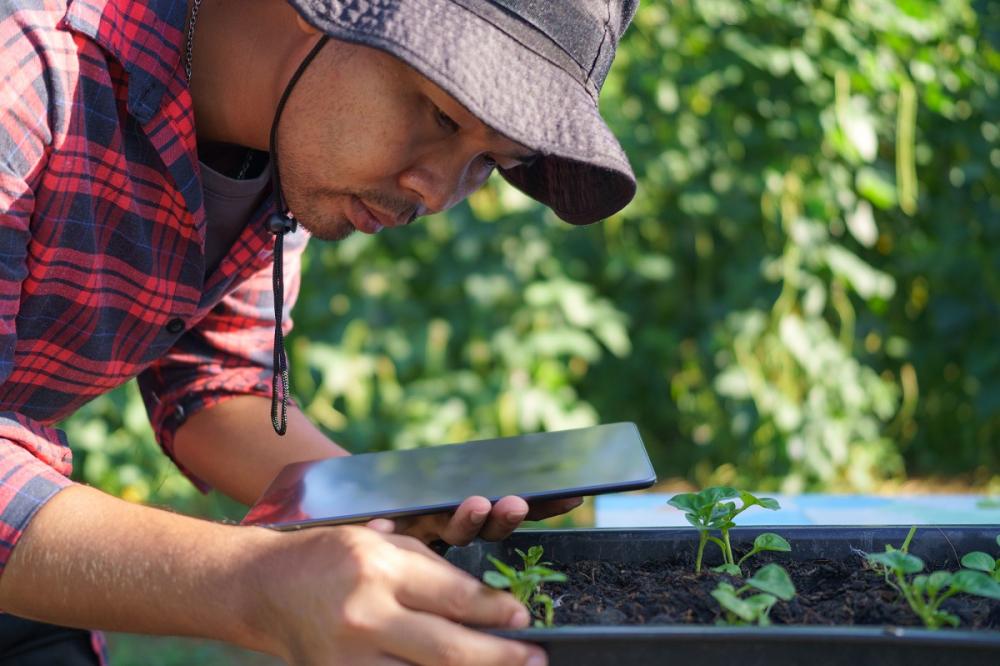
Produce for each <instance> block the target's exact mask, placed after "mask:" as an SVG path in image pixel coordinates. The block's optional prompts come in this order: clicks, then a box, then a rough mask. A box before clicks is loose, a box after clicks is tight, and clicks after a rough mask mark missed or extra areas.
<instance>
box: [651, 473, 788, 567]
mask: <svg viewBox="0 0 1000 666" xmlns="http://www.w3.org/2000/svg"><path fill="white" fill-rule="evenodd" d="M736 498H739V500H740V501H741V502H742V503H743V505H742V506H740V507H739V508H736V502H727V501H725V500H731V499H736ZM667 503H668V504H670V505H671V506H674V507H677V508H678V509H680V510H681V511H683V512H684V517H685V518H687V521H688V522H689V523H691V524H692V525H694V526H695V528H696V529H697V530H698V555H697V557H696V558H695V562H694V571H695V573H701V562H702V557H703V555H704V553H705V544H706V543H708V542H709V541H711V542H712V543H714V544H716V545H717V546H718V547H719V548H720V549H721V550H722V556H723V563H722V564H721V565H720V566H718V567H715V569H714V570H715V571H721V572H723V573H728V574H731V575H733V576H742V575H743V571H742V569H741V568H740V567H741V565H742V564H743V562H744V561H745V560H746V559H747V558H748V557H750V556H752V555H756V554H757V553H759V552H761V551H764V550H774V551H783V552H788V551H790V550H791V549H792V547H791V546H790V545H789V544H788V542H787V541H785V539H783V538H782V537H780V536H778V535H777V534H774V533H773V532H765V533H764V534H761V535H760V536H758V537H757V538H756V539H755V540H754V542H753V549H752V550H751V551H750V552H749V553H747V554H746V555H744V556H743V557H741V558H740V560H739V562H737V561H736V560H735V558H734V557H733V547H732V545H731V544H730V543H729V530H730V529H731V528H733V527H735V526H736V523H735V522H734V519H735V518H736V516H738V515H740V514H741V513H743V512H744V511H746V510H747V509H749V508H750V507H752V506H761V507H764V508H765V509H769V510H771V511H777V510H778V509H780V508H781V506H780V505H779V504H778V502H777V500H774V499H771V498H770V497H755V496H754V495H751V494H750V493H748V492H746V491H745V490H736V489H735V488H729V487H727V486H717V487H713V488H706V489H705V490H702V491H701V492H698V493H681V494H680V495H674V496H673V497H671V498H670V500H669V501H668V502H667ZM712 530H719V533H720V537H721V538H720V537H716V536H713V535H712V534H711V531H712Z"/></svg>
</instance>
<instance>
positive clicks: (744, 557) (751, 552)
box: [736, 548, 760, 566]
mask: <svg viewBox="0 0 1000 666" xmlns="http://www.w3.org/2000/svg"><path fill="white" fill-rule="evenodd" d="M759 552H760V551H759V550H757V549H756V548H753V549H751V550H750V552H749V553H747V554H746V555H744V556H743V557H741V558H740V561H739V562H737V563H736V566H741V565H742V564H743V562H745V561H746V559H747V558H748V557H753V556H754V555H756V554H757V553H759Z"/></svg>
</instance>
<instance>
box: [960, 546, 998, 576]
mask: <svg viewBox="0 0 1000 666" xmlns="http://www.w3.org/2000/svg"><path fill="white" fill-rule="evenodd" d="M962 566H963V567H965V568H966V569H975V570H977V571H985V572H986V573H990V574H991V573H993V570H994V569H996V567H997V561H996V560H994V559H993V558H992V557H990V556H989V555H987V554H986V553H984V552H982V551H980V550H975V551H972V552H971V553H966V554H965V555H964V556H962Z"/></svg>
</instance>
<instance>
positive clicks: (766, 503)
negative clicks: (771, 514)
mask: <svg viewBox="0 0 1000 666" xmlns="http://www.w3.org/2000/svg"><path fill="white" fill-rule="evenodd" d="M757 504H759V505H760V506H762V507H764V508H765V509H770V510H771V511H777V510H778V509H780V508H781V505H780V504H778V500H776V499H773V498H770V497H761V498H760V499H759V500H757Z"/></svg>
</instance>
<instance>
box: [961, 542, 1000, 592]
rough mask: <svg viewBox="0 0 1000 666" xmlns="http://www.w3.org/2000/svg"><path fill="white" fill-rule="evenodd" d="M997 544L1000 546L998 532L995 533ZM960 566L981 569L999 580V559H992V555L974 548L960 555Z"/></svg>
mask: <svg viewBox="0 0 1000 666" xmlns="http://www.w3.org/2000/svg"><path fill="white" fill-rule="evenodd" d="M997 545H998V546H1000V534H998V535H997ZM962 566H963V567H965V568H966V569H973V570H975V571H983V572H985V573H987V574H989V575H990V577H991V578H992V579H993V580H995V581H997V582H1000V559H993V556H991V555H989V554H987V553H984V552H983V551H981V550H974V551H972V552H971V553H966V554H965V555H964V556H962Z"/></svg>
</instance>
